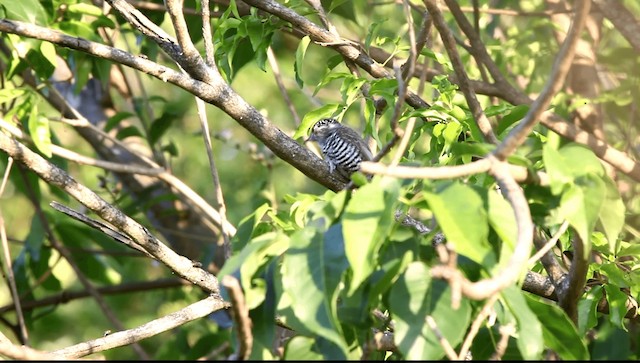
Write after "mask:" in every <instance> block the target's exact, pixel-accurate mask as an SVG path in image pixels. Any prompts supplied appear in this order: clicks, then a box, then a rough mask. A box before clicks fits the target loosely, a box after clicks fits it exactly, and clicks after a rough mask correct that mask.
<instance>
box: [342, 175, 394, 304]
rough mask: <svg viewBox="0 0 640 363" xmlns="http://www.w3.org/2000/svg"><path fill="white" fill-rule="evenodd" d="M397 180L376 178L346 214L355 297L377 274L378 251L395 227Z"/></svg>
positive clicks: (345, 225) (345, 220)
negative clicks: (360, 288)
mask: <svg viewBox="0 0 640 363" xmlns="http://www.w3.org/2000/svg"><path fill="white" fill-rule="evenodd" d="M399 187H400V185H399V183H398V181H397V180H396V179H388V178H374V179H373V181H372V182H371V183H369V184H367V185H365V186H363V187H361V188H360V189H358V191H357V192H356V193H354V194H353V196H352V198H351V200H350V201H349V205H348V206H347V208H346V210H345V213H344V215H343V219H342V224H343V233H344V241H345V252H346V254H347V259H349V263H350V264H351V269H352V270H353V278H352V281H351V282H352V284H351V288H350V291H349V294H351V293H352V292H353V291H355V289H357V288H358V286H359V285H360V284H361V283H362V282H363V281H364V280H365V279H366V278H367V277H368V276H369V275H370V274H371V273H372V272H373V270H374V268H375V261H376V260H377V258H376V256H377V253H378V250H379V248H380V246H381V244H382V242H383V241H384V238H385V236H386V235H387V234H388V233H389V230H390V228H391V227H392V226H393V210H394V206H395V203H396V201H397V199H398V193H399Z"/></svg>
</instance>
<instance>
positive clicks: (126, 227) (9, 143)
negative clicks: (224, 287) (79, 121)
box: [0, 133, 219, 294]
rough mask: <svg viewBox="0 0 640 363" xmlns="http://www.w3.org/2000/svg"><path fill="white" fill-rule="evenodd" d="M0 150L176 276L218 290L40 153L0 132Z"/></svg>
mask: <svg viewBox="0 0 640 363" xmlns="http://www.w3.org/2000/svg"><path fill="white" fill-rule="evenodd" d="M0 150H2V151H4V152H5V153H7V154H8V155H9V156H10V157H12V158H13V159H15V160H16V161H17V162H20V163H22V164H24V165H25V166H26V167H27V168H29V169H31V170H32V171H33V172H35V173H36V174H37V175H38V176H39V177H40V178H41V179H42V180H44V181H45V182H47V183H48V184H50V185H53V186H56V187H58V188H60V189H62V190H63V191H65V192H66V193H67V194H69V195H70V196H72V197H73V198H75V199H76V200H77V201H79V202H80V203H82V205H84V206H85V207H87V208H89V209H90V210H92V211H93V212H95V213H96V214H97V215H99V216H100V217H101V218H102V219H104V220H105V221H107V222H109V223H111V224H112V225H113V226H114V227H116V228H118V229H119V230H120V231H122V232H124V233H125V234H126V235H128V236H129V237H131V238H132V239H133V240H134V241H135V242H136V243H137V244H139V245H140V246H142V247H143V248H144V249H145V250H147V251H148V252H149V253H150V254H151V255H153V256H154V257H155V258H156V259H158V260H159V261H160V262H162V263H164V264H165V265H167V267H169V268H170V269H172V270H173V271H175V272H176V273H177V274H178V275H179V276H181V277H183V278H185V279H187V280H189V281H191V282H192V283H194V284H196V285H198V286H200V287H202V288H203V289H205V290H206V291H209V292H211V293H215V294H217V293H218V292H219V286H218V280H217V279H216V278H215V277H214V276H213V275H211V274H210V273H208V272H207V271H205V270H203V269H201V268H198V267H195V266H193V262H192V261H191V260H189V259H188V258H185V257H183V256H180V255H178V254H177V253H175V252H174V251H173V250H171V249H170V248H169V247H167V246H166V245H165V244H163V243H162V242H161V241H160V240H158V239H157V238H156V237H154V236H153V235H152V234H151V233H149V231H148V230H147V229H146V228H145V227H143V226H142V225H140V224H139V223H138V222H136V221H134V220H133V219H131V218H130V217H129V216H127V215H126V214H124V213H123V212H122V211H121V210H119V209H117V208H115V207H114V206H112V205H111V204H109V203H107V202H106V201H105V200H104V199H102V198H100V196H98V195H97V194H95V193H94V192H93V191H92V190H90V189H89V188H87V187H85V186H84V185H82V184H80V183H78V182H77V181H76V180H75V179H73V178H72V177H71V176H69V175H68V174H67V173H66V172H65V171H64V170H62V169H60V168H58V167H57V166H55V165H53V164H51V163H50V162H48V161H47V160H45V159H44V158H43V157H41V156H40V155H38V154H36V153H34V152H33V151H31V150H29V149H28V148H27V147H25V146H24V145H22V144H20V143H19V142H17V141H16V140H14V139H11V138H9V137H8V136H6V135H5V134H4V133H0Z"/></svg>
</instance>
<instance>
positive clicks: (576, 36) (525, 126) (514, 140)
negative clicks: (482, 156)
mask: <svg viewBox="0 0 640 363" xmlns="http://www.w3.org/2000/svg"><path fill="white" fill-rule="evenodd" d="M590 7H591V1H590V0H579V1H576V2H575V13H576V15H575V17H574V18H573V23H572V24H571V28H569V31H568V33H567V37H566V38H565V40H564V43H563V44H562V47H561V48H560V51H559V52H558V55H557V56H556V59H555V61H554V64H553V69H552V70H551V74H550V75H549V77H548V78H547V79H548V81H547V83H546V84H545V87H544V89H543V90H542V92H541V93H540V95H539V96H538V98H536V100H535V101H534V102H533V104H532V105H531V108H529V111H528V112H527V114H526V116H525V117H524V118H523V119H522V121H520V123H519V124H518V125H517V126H516V127H515V128H514V129H513V130H511V132H509V134H508V135H507V137H505V138H504V140H503V141H502V143H501V144H500V145H498V148H497V149H496V150H495V151H494V152H493V154H494V155H495V156H496V157H497V158H498V159H500V160H505V159H506V158H507V156H509V155H511V154H512V153H513V152H514V151H515V149H516V148H517V147H518V146H520V145H522V143H523V142H524V140H525V139H526V138H527V136H528V135H529V134H531V131H532V130H533V128H534V126H535V125H537V124H538V121H539V120H540V116H541V115H542V114H543V113H545V112H546V110H547V107H548V106H549V104H550V103H551V100H552V99H553V97H554V96H555V95H556V93H558V91H559V90H560V89H561V88H562V86H563V85H564V81H565V78H566V77H567V74H568V73H569V69H570V68H571V64H572V63H573V58H574V55H575V53H576V45H577V44H578V41H579V40H580V34H582V29H583V28H584V25H585V23H586V22H587V18H588V16H589V9H590Z"/></svg>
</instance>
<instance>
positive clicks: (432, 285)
mask: <svg viewBox="0 0 640 363" xmlns="http://www.w3.org/2000/svg"><path fill="white" fill-rule="evenodd" d="M391 296H393V299H391V300H390V305H391V313H392V316H393V318H394V321H395V330H394V333H395V337H394V341H395V343H396V346H397V347H398V349H399V350H400V352H402V354H403V355H404V357H405V358H406V359H407V360H439V359H442V358H443V357H444V350H443V349H442V345H441V344H440V342H439V340H438V338H437V337H436V335H435V333H434V332H433V330H432V329H431V328H430V327H429V325H428V324H427V322H426V318H427V315H430V316H431V317H432V318H433V319H434V321H435V323H436V325H437V327H438V330H439V331H440V333H441V334H442V335H443V337H444V338H445V339H446V340H447V341H448V342H449V343H450V344H451V345H452V346H456V345H457V344H458V343H460V342H461V341H462V338H463V337H464V334H465V332H466V330H467V328H466V327H467V324H469V319H470V314H471V309H470V307H469V303H468V301H467V300H464V299H463V300H462V301H461V302H460V307H459V308H458V309H457V310H454V309H453V308H452V307H451V288H450V287H449V285H448V284H446V283H444V282H442V281H433V282H432V280H431V276H430V273H429V268H428V267H427V265H425V264H424V263H422V262H413V263H411V264H410V265H409V266H408V267H407V270H406V271H405V273H404V274H403V275H402V276H401V277H400V279H398V281H397V282H396V283H395V284H394V285H393V287H392V288H391Z"/></svg>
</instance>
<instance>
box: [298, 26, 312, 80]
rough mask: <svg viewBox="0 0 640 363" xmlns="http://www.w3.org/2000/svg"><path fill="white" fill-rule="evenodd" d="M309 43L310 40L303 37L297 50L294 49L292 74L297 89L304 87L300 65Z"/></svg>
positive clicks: (307, 37)
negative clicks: (294, 57) (293, 74)
mask: <svg viewBox="0 0 640 363" xmlns="http://www.w3.org/2000/svg"><path fill="white" fill-rule="evenodd" d="M310 42H311V38H309V36H308V35H306V36H304V37H303V38H302V39H300V43H299V44H298V49H296V60H295V63H294V73H295V77H296V82H297V83H298V87H300V88H302V87H303V86H304V81H303V80H302V64H303V61H304V55H305V53H306V52H307V47H308V46H309V43H310Z"/></svg>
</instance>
